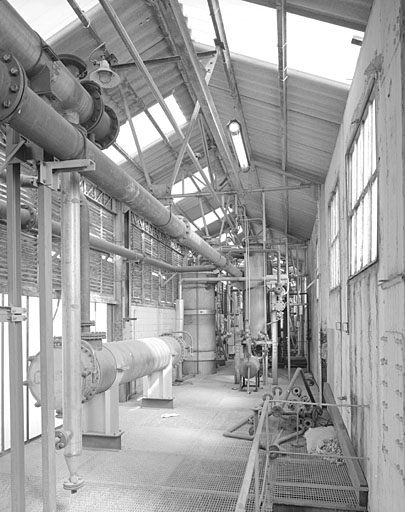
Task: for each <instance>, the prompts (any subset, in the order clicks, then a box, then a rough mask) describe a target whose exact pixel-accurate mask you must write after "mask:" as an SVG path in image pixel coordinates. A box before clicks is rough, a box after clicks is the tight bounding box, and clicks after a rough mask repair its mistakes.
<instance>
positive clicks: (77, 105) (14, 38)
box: [0, 0, 112, 140]
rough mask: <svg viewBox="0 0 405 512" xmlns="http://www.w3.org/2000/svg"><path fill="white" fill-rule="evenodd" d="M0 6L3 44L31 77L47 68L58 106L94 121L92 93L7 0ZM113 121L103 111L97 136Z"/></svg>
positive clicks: (83, 119) (108, 129) (0, 40)
mask: <svg viewBox="0 0 405 512" xmlns="http://www.w3.org/2000/svg"><path fill="white" fill-rule="evenodd" d="M0 10H1V16H0V48H4V49H6V50H8V51H11V52H12V53H13V55H14V56H15V57H16V59H17V60H18V61H19V62H20V63H21V65H22V67H23V68H24V69H25V71H26V73H27V77H28V78H29V79H31V80H33V79H34V78H35V76H36V75H38V74H39V73H40V72H41V71H43V70H45V69H46V68H47V69H48V70H49V73H50V77H49V81H50V85H51V89H52V95H53V97H54V98H55V99H54V101H53V102H54V104H55V106H56V107H57V109H58V110H60V111H63V112H76V113H77V114H78V116H79V121H80V123H81V124H84V123H86V121H89V120H90V121H91V120H92V116H93V115H94V114H93V112H94V101H93V98H92V97H91V95H90V94H89V93H88V92H87V91H86V89H85V88H84V87H83V86H82V85H81V84H80V82H79V81H78V80H77V79H76V78H75V77H74V76H73V75H72V73H71V72H70V71H69V70H68V69H67V68H66V67H65V66H64V64H63V63H62V62H61V61H60V60H59V59H57V57H56V55H55V53H54V52H53V51H52V49H51V48H49V46H48V45H47V44H46V43H45V42H44V41H43V40H42V39H41V37H40V36H39V35H38V34H37V33H36V32H35V31H34V30H32V28H31V27H30V26H29V25H28V24H27V23H26V22H25V21H24V19H23V18H22V17H21V16H20V15H19V14H18V13H17V11H15V9H14V8H13V7H12V6H11V5H10V4H9V3H8V2H7V1H6V0H0ZM111 123H112V119H111V117H110V116H109V115H108V114H107V113H106V112H105V111H103V113H102V116H101V118H100V121H99V123H98V126H97V127H96V128H95V130H94V133H95V136H96V140H99V139H100V140H101V139H104V137H105V136H108V134H109V133H110V132H111Z"/></svg>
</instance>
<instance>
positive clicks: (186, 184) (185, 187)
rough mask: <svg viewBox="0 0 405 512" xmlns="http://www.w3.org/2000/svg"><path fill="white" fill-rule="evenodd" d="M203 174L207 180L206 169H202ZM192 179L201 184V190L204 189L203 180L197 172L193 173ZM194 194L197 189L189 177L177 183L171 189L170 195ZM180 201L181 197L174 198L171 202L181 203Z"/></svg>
mask: <svg viewBox="0 0 405 512" xmlns="http://www.w3.org/2000/svg"><path fill="white" fill-rule="evenodd" d="M203 173H204V175H205V176H206V178H207V179H209V178H208V167H204V169H203ZM193 178H194V180H195V181H197V182H199V183H201V188H204V187H205V181H204V180H203V178H202V176H201V173H200V172H199V171H197V172H195V173H194V174H193ZM194 192H198V188H197V187H196V185H195V184H194V182H193V180H192V178H190V177H189V176H188V177H187V178H185V179H184V180H181V181H178V182H177V183H175V184H174V185H173V187H172V194H173V195H176V194H193V193H194ZM182 199H183V198H182V197H175V198H174V199H173V201H174V202H175V203H177V202H178V201H181V200H182Z"/></svg>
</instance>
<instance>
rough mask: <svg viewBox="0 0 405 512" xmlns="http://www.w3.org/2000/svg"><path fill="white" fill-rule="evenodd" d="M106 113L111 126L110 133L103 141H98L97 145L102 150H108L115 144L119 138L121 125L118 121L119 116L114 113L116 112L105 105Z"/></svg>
mask: <svg viewBox="0 0 405 512" xmlns="http://www.w3.org/2000/svg"><path fill="white" fill-rule="evenodd" d="M104 111H105V113H106V114H107V115H108V116H109V117H110V119H111V124H110V132H109V133H107V135H105V136H104V137H103V138H102V139H97V140H96V143H97V144H98V146H100V149H107V148H108V147H110V146H111V144H114V142H115V139H116V138H117V137H118V133H119V131H120V123H119V121H118V117H117V114H116V113H115V112H114V110H113V109H112V108H111V107H109V106H108V105H105V107H104Z"/></svg>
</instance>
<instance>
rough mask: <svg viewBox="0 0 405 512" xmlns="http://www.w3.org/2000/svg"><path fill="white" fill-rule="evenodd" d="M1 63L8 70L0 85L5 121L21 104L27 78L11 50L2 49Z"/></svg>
mask: <svg viewBox="0 0 405 512" xmlns="http://www.w3.org/2000/svg"><path fill="white" fill-rule="evenodd" d="M0 63H1V65H3V66H6V68H7V70H8V73H7V74H6V73H4V74H5V77H4V78H5V79H4V81H3V83H2V84H1V85H0V98H1V100H0V101H1V103H0V123H5V122H7V121H8V120H9V119H10V118H11V117H12V116H13V115H14V113H15V112H16V110H17V109H18V107H19V106H20V103H21V100H22V97H23V94H24V91H25V87H26V82H27V80H26V77H25V71H24V69H23V67H22V66H21V64H20V63H19V62H18V61H17V60H16V59H15V58H14V57H13V55H12V54H11V53H10V52H7V51H4V50H0Z"/></svg>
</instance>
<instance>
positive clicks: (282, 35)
mask: <svg viewBox="0 0 405 512" xmlns="http://www.w3.org/2000/svg"><path fill="white" fill-rule="evenodd" d="M286 3H287V2H286V0H278V1H277V47H278V82H279V90H280V121H281V123H280V129H281V170H282V171H283V172H284V173H285V170H286V168H287V78H288V75H287V12H286ZM283 183H284V185H285V186H287V185H288V181H287V176H286V175H285V174H283ZM284 197H285V201H284V219H285V224H284V232H285V234H286V235H287V234H288V225H289V196H288V191H286V192H285V194H284Z"/></svg>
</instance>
